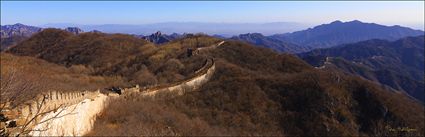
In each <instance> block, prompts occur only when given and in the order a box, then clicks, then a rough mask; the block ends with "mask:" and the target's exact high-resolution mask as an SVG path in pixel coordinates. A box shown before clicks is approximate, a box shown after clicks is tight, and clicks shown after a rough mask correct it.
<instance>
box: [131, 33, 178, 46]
mask: <svg viewBox="0 0 425 137" xmlns="http://www.w3.org/2000/svg"><path fill="white" fill-rule="evenodd" d="M139 37H140V38H143V39H145V40H147V41H150V42H152V43H155V44H163V43H167V42H170V41H172V40H175V39H177V38H181V37H182V35H180V34H177V33H173V34H171V35H166V34H162V33H161V32H160V31H157V32H156V33H153V34H151V35H149V36H143V35H139Z"/></svg>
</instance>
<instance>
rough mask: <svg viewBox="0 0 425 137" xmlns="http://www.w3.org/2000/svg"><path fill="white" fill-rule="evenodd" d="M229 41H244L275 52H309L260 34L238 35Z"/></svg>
mask: <svg viewBox="0 0 425 137" xmlns="http://www.w3.org/2000/svg"><path fill="white" fill-rule="evenodd" d="M230 39H233V40H240V41H245V42H248V43H250V44H253V45H257V46H260V47H265V48H270V49H273V50H275V51H277V52H286V53H300V52H305V51H308V50H309V48H308V47H302V46H298V45H295V44H292V43H288V42H284V41H281V40H279V39H275V38H272V37H266V36H263V35H262V34H261V33H247V34H240V35H238V36H234V37H232V38H230Z"/></svg>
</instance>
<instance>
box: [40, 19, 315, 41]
mask: <svg viewBox="0 0 425 137" xmlns="http://www.w3.org/2000/svg"><path fill="white" fill-rule="evenodd" d="M68 26H76V27H79V28H81V29H83V30H84V31H90V30H99V31H102V32H105V33H127V34H137V35H140V34H142V35H150V34H151V33H155V32H156V31H161V32H162V33H167V34H171V33H180V34H183V33H198V32H203V33H206V34H209V35H213V34H220V35H222V36H225V37H231V36H233V35H238V34H243V33H250V32H258V33H263V34H266V35H272V34H276V33H285V32H293V31H297V30H301V29H305V28H307V27H308V26H307V25H305V24H300V23H295V22H272V23H205V22H164V23H152V24H141V25H126V24H103V25H82V24H70V23H59V24H46V25H43V26H42V27H45V28H49V27H54V28H62V29H63V28H66V27H68Z"/></svg>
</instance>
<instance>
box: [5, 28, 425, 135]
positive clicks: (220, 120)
mask: <svg viewBox="0 0 425 137" xmlns="http://www.w3.org/2000/svg"><path fill="white" fill-rule="evenodd" d="M219 41H220V40H219V39H215V38H211V37H207V36H202V35H195V36H192V37H188V38H183V39H179V40H175V41H172V42H170V43H167V44H163V45H161V46H155V45H153V44H152V43H148V42H146V41H144V40H141V39H137V38H135V37H132V36H129V35H122V34H101V33H84V34H80V35H72V34H69V33H67V32H64V31H61V30H55V29H47V30H44V31H42V32H40V33H38V34H36V35H35V36H33V37H32V38H30V39H28V40H26V41H24V42H22V43H20V44H18V45H17V46H16V47H13V48H11V49H10V50H8V51H7V52H9V53H13V54H16V55H20V56H32V57H37V58H40V59H44V60H47V61H48V62H51V63H56V64H59V65H54V64H51V63H47V62H45V61H41V60H37V59H33V58H30V57H19V58H17V57H14V56H12V55H8V54H3V53H2V76H3V69H5V70H6V69H7V67H8V66H13V65H10V64H9V65H3V64H4V63H3V58H5V59H8V58H9V61H8V62H20V63H22V64H20V65H18V66H25V67H18V68H19V70H21V71H23V72H25V74H42V75H43V76H46V77H47V78H43V79H45V80H47V81H49V80H50V81H52V83H55V84H54V85H55V86H58V87H54V86H53V87H49V88H50V89H54V88H64V89H63V90H65V89H68V88H69V89H73V88H98V87H102V86H117V85H119V86H131V85H134V84H140V85H141V86H143V85H150V84H161V83H170V82H175V81H179V80H182V79H184V78H185V77H187V76H190V75H191V74H193V72H194V71H195V70H197V69H199V68H200V67H201V66H202V64H203V63H204V61H205V58H206V57H207V56H209V57H214V58H215V59H216V67H217V68H216V72H215V74H214V75H213V77H212V79H211V80H210V81H209V82H207V84H205V85H204V86H202V87H201V88H200V89H198V90H197V91H194V92H190V93H188V94H185V95H183V96H178V97H174V98H162V99H161V98H159V99H156V100H149V99H146V98H141V97H138V96H132V95H128V96H125V97H122V98H119V99H117V100H112V101H113V102H112V103H111V105H110V106H108V107H107V108H106V109H105V111H104V112H103V113H102V115H101V116H100V117H99V118H98V120H96V122H95V126H94V130H93V131H92V132H91V133H90V134H88V135H100V136H111V135H117V136H141V135H147V136H152V135H186V136H190V135H198V136H200V135H239V136H241V135H265V136H270V135H275V136H276V135H277V136H278V135H287V136H295V135H299V136H347V135H351V136H363V135H366V136H394V135H403V136H407V135H413V136H423V135H425V134H424V126H425V125H424V122H423V121H424V120H425V118H424V115H423V113H424V106H423V105H421V104H419V103H418V102H415V101H412V100H410V99H409V98H408V97H406V96H405V95H402V94H399V93H394V92H390V91H388V90H386V89H384V88H382V87H380V86H378V85H376V84H373V83H371V82H368V81H365V80H363V79H360V78H357V77H352V76H348V75H345V74H342V73H339V72H338V71H334V72H326V71H320V70H315V69H314V68H312V67H311V66H310V65H308V64H307V63H305V62H303V61H302V60H300V59H299V58H297V57H294V56H292V55H287V54H277V53H275V52H273V51H271V50H268V49H264V48H258V47H254V46H250V45H247V44H244V43H240V42H237V41H228V42H226V43H225V44H224V45H223V46H220V47H219V48H217V49H215V50H213V51H211V52H207V53H205V55H200V56H193V57H187V56H186V49H188V48H192V49H195V48H196V47H202V46H208V45H211V44H216V43H218V42H219ZM18 59H19V61H18ZM37 62H38V64H37ZM4 66H6V67H4ZM406 106H407V107H406ZM406 127H407V128H411V129H414V130H415V131H410V132H405V131H392V130H391V129H397V128H406Z"/></svg>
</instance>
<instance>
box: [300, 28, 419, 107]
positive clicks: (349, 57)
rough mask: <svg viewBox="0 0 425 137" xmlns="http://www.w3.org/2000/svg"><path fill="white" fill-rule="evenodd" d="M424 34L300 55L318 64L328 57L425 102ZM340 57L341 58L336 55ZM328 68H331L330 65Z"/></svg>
mask: <svg viewBox="0 0 425 137" xmlns="http://www.w3.org/2000/svg"><path fill="white" fill-rule="evenodd" d="M424 45H425V43H424V36H417V37H407V38H403V39H400V40H397V41H394V42H390V41H385V40H368V41H363V42H358V43H353V44H346V45H342V46H338V47H333V48H328V49H317V50H313V51H311V52H307V53H302V54H300V56H301V57H302V58H303V59H304V60H306V61H307V62H309V63H310V64H312V65H315V66H321V65H323V62H324V59H325V58H326V57H331V59H329V58H328V62H330V63H332V64H333V65H335V66H336V67H337V68H340V69H342V70H344V71H346V72H349V73H352V74H357V75H360V76H363V77H365V78H367V79H370V80H373V81H377V82H380V83H382V84H385V85H388V86H390V87H392V88H394V89H397V90H402V91H405V92H407V93H408V94H409V95H411V96H413V97H415V98H416V99H418V100H421V101H422V102H423V101H424V96H425V94H424V90H425V89H424V75H425V73H424V70H425V69H424V65H425V60H424V57H425V56H424ZM335 57H338V58H335ZM327 67H330V66H329V64H328V66H327Z"/></svg>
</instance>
